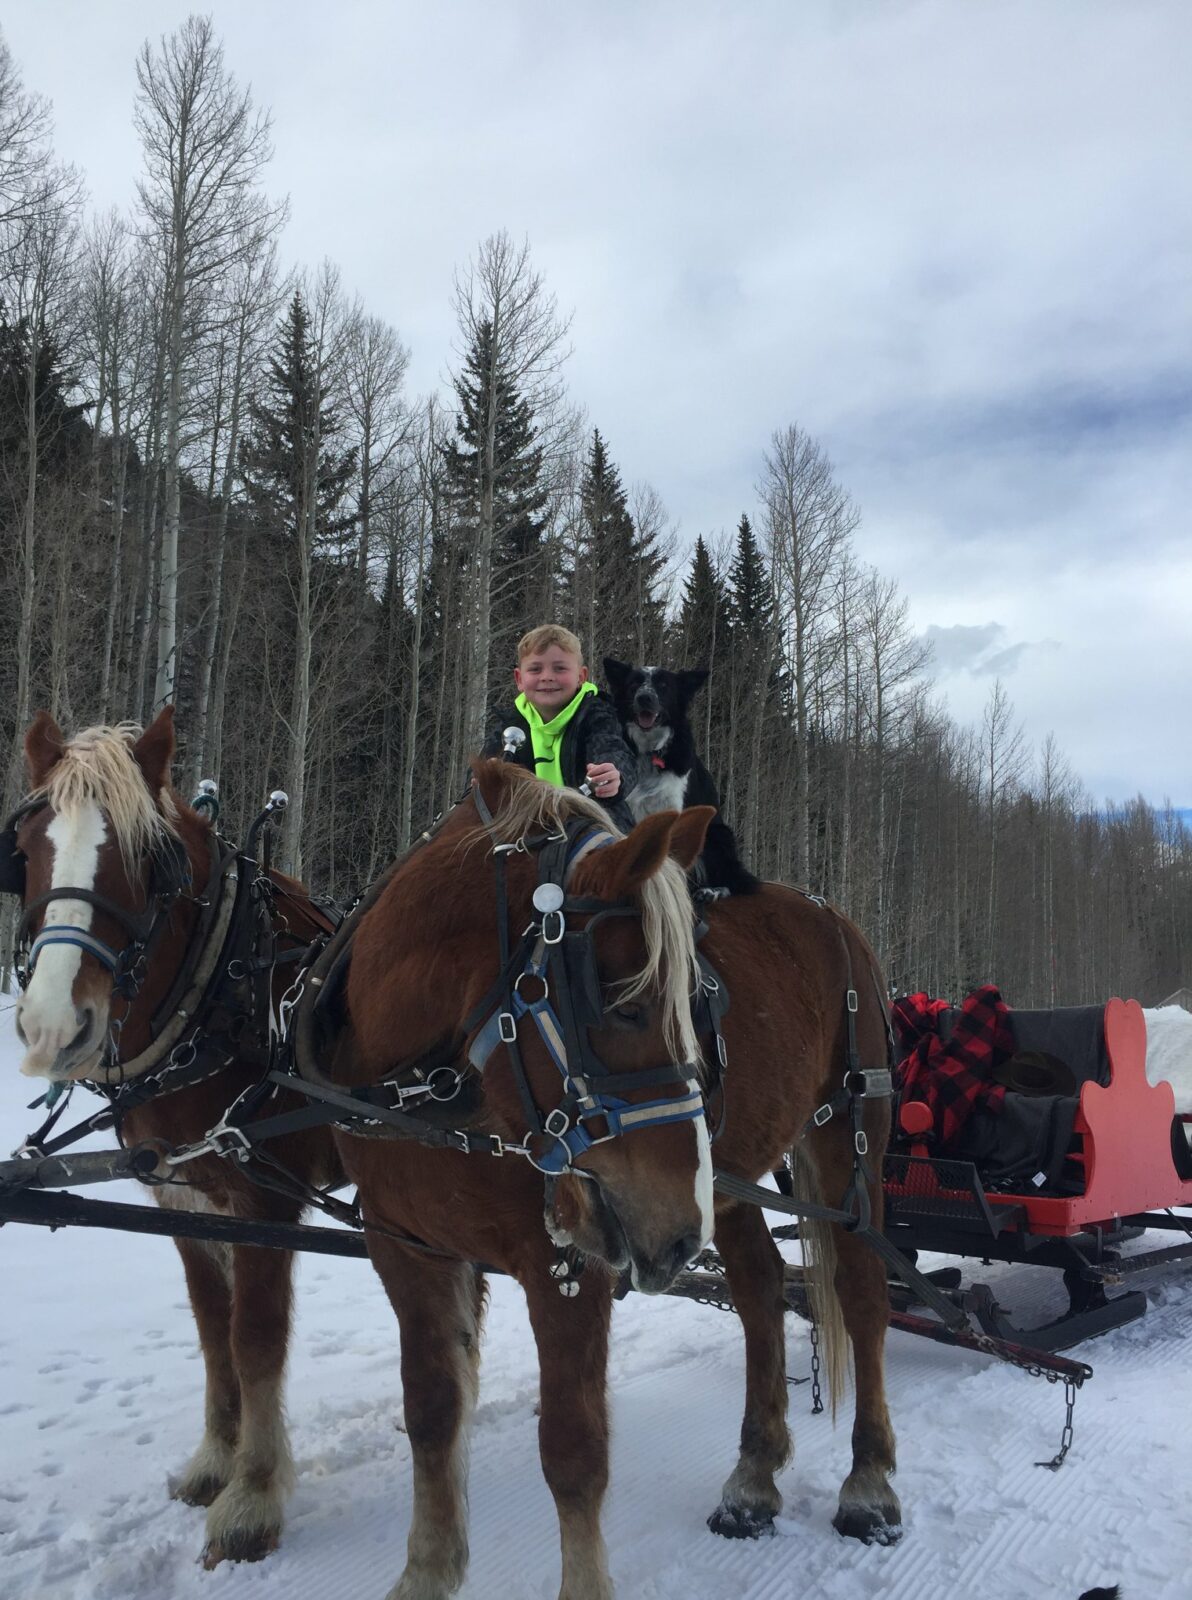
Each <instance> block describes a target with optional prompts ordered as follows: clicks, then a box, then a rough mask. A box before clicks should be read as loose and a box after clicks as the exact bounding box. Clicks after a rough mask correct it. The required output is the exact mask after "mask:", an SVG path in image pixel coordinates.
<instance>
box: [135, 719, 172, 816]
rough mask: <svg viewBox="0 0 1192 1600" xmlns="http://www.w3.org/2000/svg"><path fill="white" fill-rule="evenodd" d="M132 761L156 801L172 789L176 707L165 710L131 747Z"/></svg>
mask: <svg viewBox="0 0 1192 1600" xmlns="http://www.w3.org/2000/svg"><path fill="white" fill-rule="evenodd" d="M132 754H133V760H134V761H135V762H136V764H137V766H138V767H140V769H141V771H142V772H143V773H144V775H145V784H146V787H147V788H148V790H149V793H150V794H151V795H153V796H154V798H156V797H157V796H158V795H159V794H160V793H161V791H162V790H163V789H168V788H169V785H170V765H171V763H172V762H173V760H174V707H173V706H172V705H166V706H162V708H161V710H160V711H159V712H158V713H157V715H156V716H155V717H154V719H153V721H152V722H151V723H150V724H149V726H148V727H147V728H146V729H145V731H144V733H143V734H142V735H141V737H140V738H139V739H138V740H137V742H136V744H134V745H133V747H132Z"/></svg>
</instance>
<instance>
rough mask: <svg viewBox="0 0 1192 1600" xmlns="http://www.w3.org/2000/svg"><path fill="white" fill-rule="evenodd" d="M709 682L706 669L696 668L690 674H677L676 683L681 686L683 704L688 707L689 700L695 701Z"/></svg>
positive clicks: (685, 672)
mask: <svg viewBox="0 0 1192 1600" xmlns="http://www.w3.org/2000/svg"><path fill="white" fill-rule="evenodd" d="M707 681H708V672H707V669H706V668H705V667H694V668H692V669H691V671H689V672H687V671H684V672H676V673H675V682H676V683H677V684H678V685H679V693H680V695H682V697H683V704H684V705H686V704H687V702H688V701H689V700H694V699H695V697H696V695H697V694H698V693H699V691H700V690H701V689H702V688H703V686H704V684H705V683H707Z"/></svg>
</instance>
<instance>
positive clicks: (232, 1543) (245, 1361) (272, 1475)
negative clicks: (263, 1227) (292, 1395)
mask: <svg viewBox="0 0 1192 1600" xmlns="http://www.w3.org/2000/svg"><path fill="white" fill-rule="evenodd" d="M231 1257H232V1319H231V1329H230V1337H231V1351H232V1361H233V1363H234V1365H235V1369H236V1376H237V1379H238V1380H239V1386H240V1428H239V1435H238V1437H237V1441H236V1454H235V1457H234V1459H233V1462H232V1475H231V1478H230V1479H229V1480H228V1484H227V1487H226V1488H225V1489H224V1490H223V1492H222V1493H221V1494H220V1495H219V1496H218V1497H217V1498H216V1499H215V1500H213V1501H212V1503H211V1507H210V1509H209V1510H208V1512H207V1549H206V1552H205V1554H204V1564H205V1565H206V1566H208V1567H213V1566H216V1565H217V1564H218V1563H219V1562H220V1561H225V1560H229V1561H259V1560H260V1559H261V1557H262V1556H265V1555H268V1553H269V1552H270V1551H271V1550H275V1549H276V1548H277V1542H278V1539H279V1538H280V1537H281V1527H282V1516H283V1510H284V1506H285V1501H286V1497H287V1495H288V1494H289V1491H290V1488H291V1486H292V1484H293V1477H294V1471H293V1464H292V1462H291V1460H290V1444H289V1439H288V1437H287V1435H286V1424H285V1413H284V1408H283V1396H282V1386H283V1383H284V1381H285V1367H286V1348H287V1345H288V1343H289V1337H290V1306H291V1297H292V1291H291V1279H292V1268H293V1257H292V1255H291V1254H290V1252H289V1251H288V1250H267V1249H263V1248H260V1247H257V1246H253V1245H236V1246H234V1247H233V1248H232V1251H231Z"/></svg>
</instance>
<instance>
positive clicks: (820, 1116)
mask: <svg viewBox="0 0 1192 1600" xmlns="http://www.w3.org/2000/svg"><path fill="white" fill-rule="evenodd" d="M835 1115H836V1112H835V1109H834V1107H833V1105H832V1102H831V1101H830V1100H825V1102H824V1104H823V1105H822V1106H821V1107H820V1108H819V1110H818V1111H815V1112H813V1113H812V1116H811V1121H812V1125H813V1126H814V1127H816V1128H822V1127H823V1125H824V1123H825V1122H831V1120H832V1118H833V1117H834V1116H835Z"/></svg>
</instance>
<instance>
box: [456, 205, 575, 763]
mask: <svg viewBox="0 0 1192 1600" xmlns="http://www.w3.org/2000/svg"><path fill="white" fill-rule="evenodd" d="M453 306H454V310H455V314H456V318H457V320H458V324H459V333H460V341H461V347H460V349H459V351H458V354H459V356H460V358H461V360H462V359H464V358H466V356H467V354H468V351H469V350H471V349H475V348H479V347H481V346H482V345H486V346H487V349H488V351H489V359H488V362H487V368H488V385H487V393H486V395H485V396H484V400H483V407H482V411H481V414H480V416H479V418H478V422H479V428H478V434H479V449H478V456H477V478H478V481H477V483H476V486H475V517H476V531H475V549H474V552H473V558H472V562H471V573H470V578H471V582H470V589H469V596H468V615H467V622H466V629H465V633H466V636H467V637H468V638H469V641H470V649H469V658H468V673H467V682H466V688H465V691H464V702H463V711H462V722H463V728H462V735H463V740H464V747H465V748H466V749H468V750H476V749H479V748H480V745H481V743H482V742H483V738H484V714H485V707H486V703H487V699H488V671H489V660H490V657H491V648H492V583H493V553H494V545H495V541H496V539H497V537H498V536H499V534H500V531H501V530H500V529H499V528H498V526H497V522H496V504H497V492H498V488H499V480H500V476H501V469H502V466H503V462H502V459H501V454H500V450H499V446H498V433H497V424H498V418H499V411H498V386H499V384H500V383H501V381H502V380H504V381H505V382H507V383H509V384H511V385H512V386H513V387H514V388H515V389H516V390H517V392H518V393H519V395H520V396H521V398H522V399H523V400H525V401H527V402H528V403H529V404H530V405H531V406H532V408H533V410H534V411H535V413H536V414H538V415H539V416H545V415H548V414H549V413H550V412H551V411H552V410H554V409H555V408H556V406H557V405H558V402H559V397H560V379H559V372H560V369H561V367H562V365H563V362H564V361H565V360H566V359H567V356H568V355H569V354H570V349H569V347H568V346H567V345H566V344H565V340H566V337H567V331H568V328H569V327H570V321H571V319H570V317H561V316H560V315H559V311H558V306H557V302H556V300H555V297H554V295H553V294H549V293H548V292H547V289H546V286H545V284H544V282H543V279H542V277H541V275H540V274H539V273H537V272H535V271H534V269H533V267H532V265H531V262H530V247H529V244H528V242H526V241H523V242H522V243H521V244H520V245H516V244H514V242H513V240H512V239H511V238H510V237H509V235H508V234H507V233H505V232H501V233H496V234H492V235H491V236H490V237H489V238H487V239H486V240H485V241H484V243H483V244H482V245H481V246H480V249H479V250H478V252H477V254H476V258H475V260H474V261H471V262H469V264H468V266H467V267H466V268H465V269H464V270H463V271H462V272H459V273H457V275H456V279H455V293H454V297H453Z"/></svg>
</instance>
